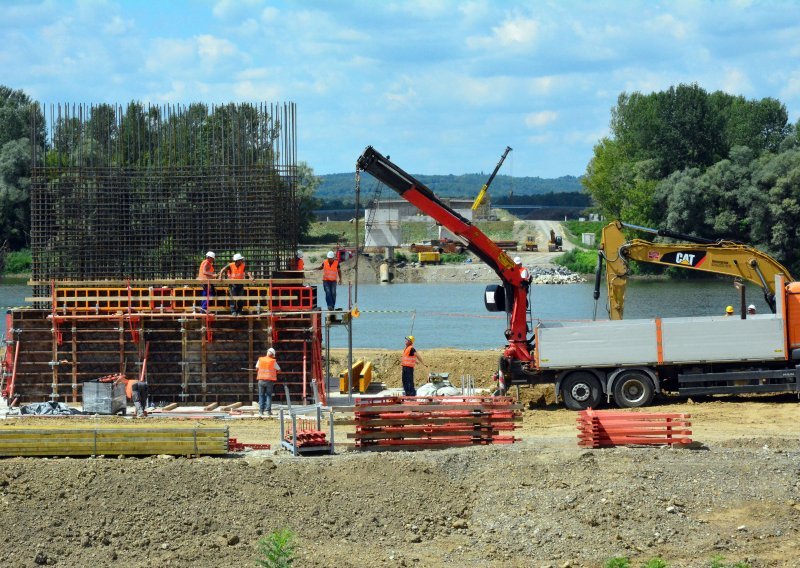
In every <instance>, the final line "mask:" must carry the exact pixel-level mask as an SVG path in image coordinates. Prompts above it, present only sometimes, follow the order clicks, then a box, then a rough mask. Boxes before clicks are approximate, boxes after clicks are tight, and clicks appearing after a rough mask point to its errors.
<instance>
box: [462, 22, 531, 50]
mask: <svg viewBox="0 0 800 568" xmlns="http://www.w3.org/2000/svg"><path fill="white" fill-rule="evenodd" d="M540 29H541V25H540V24H539V22H538V21H537V20H535V19H533V18H526V17H521V16H516V17H512V18H509V19H506V20H505V21H503V22H502V23H500V25H497V26H492V34H491V35H490V36H486V35H483V36H471V37H468V38H467V46H468V47H471V48H474V49H489V48H501V47H505V48H509V47H511V48H528V47H531V46H533V45H534V44H535V43H536V42H537V40H538V39H539V35H540Z"/></svg>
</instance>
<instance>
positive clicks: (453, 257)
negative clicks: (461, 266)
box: [442, 252, 467, 264]
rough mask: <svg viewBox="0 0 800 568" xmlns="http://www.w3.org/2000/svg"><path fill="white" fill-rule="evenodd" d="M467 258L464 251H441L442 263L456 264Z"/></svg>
mask: <svg viewBox="0 0 800 568" xmlns="http://www.w3.org/2000/svg"><path fill="white" fill-rule="evenodd" d="M465 260H467V255H466V254H464V253H460V254H459V253H455V252H445V253H442V264H458V263H461V262H464V261H465Z"/></svg>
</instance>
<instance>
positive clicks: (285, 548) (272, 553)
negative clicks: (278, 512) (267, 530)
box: [256, 529, 294, 568]
mask: <svg viewBox="0 0 800 568" xmlns="http://www.w3.org/2000/svg"><path fill="white" fill-rule="evenodd" d="M258 553H259V555H260V557H259V558H257V559H256V565H257V566H262V567H265V568H286V567H288V566H291V565H292V563H293V562H294V533H293V532H292V531H291V530H290V529H283V530H279V531H275V532H274V533H272V534H271V535H269V536H265V537H264V538H262V539H261V540H259V541H258Z"/></svg>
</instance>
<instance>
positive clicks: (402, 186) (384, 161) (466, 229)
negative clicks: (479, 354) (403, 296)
mask: <svg viewBox="0 0 800 568" xmlns="http://www.w3.org/2000/svg"><path fill="white" fill-rule="evenodd" d="M510 150H511V148H506V153H508V151H510ZM504 157H505V154H504ZM501 163H502V160H501ZM356 167H357V169H358V171H363V172H367V173H368V174H370V175H372V177H374V178H375V179H376V180H378V181H379V182H381V183H383V184H385V185H387V186H388V187H390V188H391V189H393V190H394V191H396V192H397V193H398V194H399V195H400V196H401V197H402V198H403V199H405V200H406V201H408V202H409V203H411V204H412V205H414V206H416V207H417V209H419V210H420V211H422V212H423V213H425V214H426V215H429V216H430V217H431V218H433V219H434V220H435V221H436V222H437V223H439V224H441V225H442V226H443V227H445V228H446V229H447V230H449V231H450V232H451V233H453V235H455V237H456V239H458V240H459V241H460V242H461V243H463V244H464V246H465V247H466V248H467V250H469V251H470V252H472V253H473V254H475V256H477V257H478V258H480V259H481V260H482V261H483V262H485V263H486V264H487V265H488V266H490V267H491V268H492V269H493V270H494V271H495V273H496V274H497V276H498V277H499V278H500V280H501V281H502V284H501V285H497V284H491V285H489V286H487V287H486V291H485V295H484V303H485V305H486V308H487V309H488V310H489V311H505V312H506V313H507V328H506V332H505V336H506V339H507V340H508V345H507V346H506V348H505V350H504V351H503V355H502V356H501V358H500V371H501V373H500V375H501V376H500V380H501V387H500V388H501V390H502V389H504V386H503V385H510V384H511V382H509V381H508V380H506V381H503V376H504V375H509V374H510V375H511V376H509V377H506V378H507V379H513V377H514V376H518V377H519V380H518V381H513V382H526V380H525V379H524V378H523V375H525V374H527V373H529V372H531V366H532V351H533V335H532V322H531V311H530V303H529V301H528V297H529V293H530V277H527V278H525V277H523V270H522V268H521V267H520V266H518V265H517V264H515V263H514V261H513V260H512V259H511V257H510V256H509V255H508V254H507V253H506V252H505V251H504V250H503V249H501V248H500V247H499V246H498V245H497V244H496V243H495V242H494V241H492V240H491V239H490V238H489V237H487V236H486V235H485V234H484V233H483V232H482V231H481V230H480V229H478V227H476V226H475V225H473V224H472V223H471V222H470V221H469V220H467V219H465V218H464V217H462V216H461V215H459V214H458V213H457V212H456V211H454V210H453V209H451V208H450V207H449V206H447V205H446V204H445V203H443V202H442V201H441V200H440V199H439V198H438V197H437V196H436V195H435V194H434V193H433V191H431V190H430V189H429V188H428V187H426V186H425V185H424V184H423V183H422V182H421V181H419V180H417V179H415V178H414V177H413V176H411V174H409V173H407V172H405V171H403V170H402V169H401V168H400V167H398V166H397V165H395V164H394V163H392V162H391V161H390V160H389V158H387V157H386V156H383V155H382V154H381V153H380V152H378V151H377V150H375V149H374V148H373V147H372V146H368V147H367V148H366V149H365V150H364V152H363V154H362V155H361V156H360V157H359V158H358V160H357V162H356ZM499 167H500V164H498V168H499ZM496 171H497V170H495V172H496ZM490 181H491V178H490ZM487 185H488V184H487ZM525 272H526V273H527V271H525Z"/></svg>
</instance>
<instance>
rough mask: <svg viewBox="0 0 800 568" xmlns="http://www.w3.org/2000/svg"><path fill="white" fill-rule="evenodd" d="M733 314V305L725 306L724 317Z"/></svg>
mask: <svg viewBox="0 0 800 568" xmlns="http://www.w3.org/2000/svg"><path fill="white" fill-rule="evenodd" d="M732 315H733V306H728V307H727V308H725V317H726V318H729V317H731V316H732Z"/></svg>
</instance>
